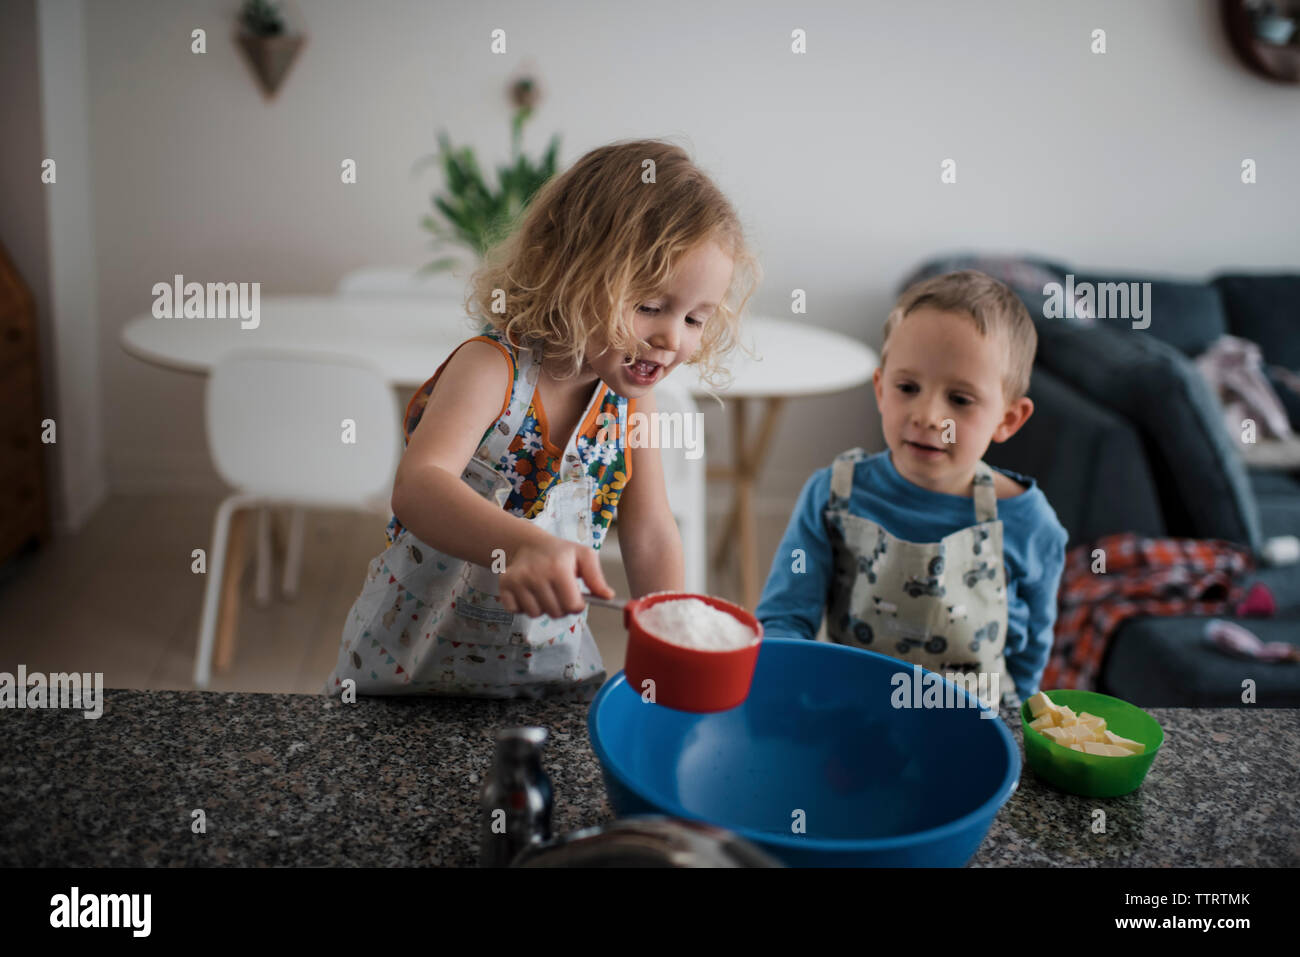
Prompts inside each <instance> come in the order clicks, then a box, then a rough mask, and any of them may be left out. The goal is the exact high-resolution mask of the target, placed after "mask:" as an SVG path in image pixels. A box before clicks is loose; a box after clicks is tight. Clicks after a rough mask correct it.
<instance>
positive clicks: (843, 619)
mask: <svg viewBox="0 0 1300 957" xmlns="http://www.w3.org/2000/svg"><path fill="white" fill-rule="evenodd" d="M866 454H867V453H866V452H864V451H863V450H862V449H852V450H850V451H848V452H844V453H842V454H841V455H840V456H838V457H837V458H836V459H835V462H834V464H833V465H832V467H831V494H830V498H829V500H828V502H827V505H826V508H825V511H824V513H823V517H824V520H825V522H826V526H827V528H828V530H829V531H830V538H831V545H832V550H833V553H834V578H833V581H832V584H831V594H830V599H829V601H828V602H827V621H826V627H827V633H828V634H829V636H830V638H831V640H832V641H835V642H838V643H839V644H843V645H852V646H854V647H858V648H867V649H869V650H871V651H878V652H880V653H881V654H885V655H891V656H893V657H895V658H900V659H902V660H904V661H909V662H914V663H916V664H919V665H921V666H922V667H923V668H928V669H929V670H931V671H935V672H938V673H940V674H943V675H944V676H945V677H953V676H955V675H961V674H978V673H981V672H982V673H985V674H990V675H991V674H994V673H996V674H997V675H998V676H999V677H998V689H999V691H1000V692H1001V695H1002V704H1003V705H1010V706H1012V707H1016V708H1018V707H1019V706H1020V702H1019V697H1018V695H1017V694H1016V691H1015V683H1014V682H1013V681H1012V678H1011V675H1010V674H1009V673H1008V671H1007V667H1006V659H1005V657H1004V656H1003V650H1004V649H1005V647H1006V637H1007V634H1006V633H1007V589H1006V569H1005V566H1004V565H1003V562H1002V522H1001V521H999V520H998V517H997V516H998V506H997V493H996V491H995V490H994V486H993V470H992V469H991V468H990V467H989V466H988V465H987V464H986V463H984V462H983V461H981V462H978V463H976V465H975V480H974V483H973V484H974V500H975V517H976V520H977V523H976V524H975V525H972V526H970V527H968V528H963V529H960V530H959V531H956V532H953V533H952V534H951V535H945V536H944V537H943V538H942V539H941V540H940V541H937V542H924V543H922V542H909V541H906V540H904V539H901V538H897V537H895V536H894V535H891V534H890V533H889V532H888V531H886V530H885V529H884V528H883V527H882V526H880V525H878V524H876V523H875V522H873V521H871V520H870V519H867V518H863V517H862V516H860V515H854V514H853V513H851V512H850V511H849V497H850V495H851V493H852V490H853V471H854V465H855V464H856V463H857V462H858V461H859V460H861V459H862V458H864V457H865V456H866ZM990 681H991V679H990ZM959 686H961V685H960V684H959ZM989 687H990V688H992V685H991V684H990V685H989Z"/></svg>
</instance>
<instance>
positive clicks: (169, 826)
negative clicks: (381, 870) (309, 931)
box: [0, 690, 1300, 867]
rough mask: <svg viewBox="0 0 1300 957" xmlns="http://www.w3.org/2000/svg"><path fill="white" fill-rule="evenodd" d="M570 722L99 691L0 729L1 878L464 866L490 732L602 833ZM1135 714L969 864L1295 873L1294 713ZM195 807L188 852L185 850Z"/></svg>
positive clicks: (569, 820)
mask: <svg viewBox="0 0 1300 957" xmlns="http://www.w3.org/2000/svg"><path fill="white" fill-rule="evenodd" d="M586 714H587V705H585V704H576V703H573V702H559V701H551V702H546V701H541V702H538V701H508V702H507V701H486V700H471V699H435V698H362V699H361V700H360V701H359V702H358V703H357V704H355V705H345V704H341V703H340V702H338V701H337V700H335V699H329V698H325V697H317V696H311V695H261V694H221V693H210V692H163V691H126V690H108V691H106V692H105V705H104V714H103V717H101V718H99V719H98V720H86V719H85V718H83V717H82V715H81V712H79V711H59V710H39V711H28V710H21V711H15V710H6V711H0V722H3V732H4V733H3V734H0V865H5V866H12V865H34V866H49V865H60V866H73V867H83V866H204V865H234V866H248V865H254V866H256V865H273V866H285V865H291V866H343V867H346V866H354V865H364V866H410V865H416V866H419V865H432V866H472V865H473V864H474V863H475V862H476V857H477V847H478V791H479V787H480V783H481V780H482V776H483V774H484V773H485V772H486V771H487V768H488V763H489V761H490V760H491V756H492V752H493V740H494V735H495V733H496V730H497V729H498V728H501V727H506V726H510V725H522V724H531V725H541V726H543V727H546V728H547V729H548V730H549V731H550V735H551V736H550V741H549V743H548V744H547V746H546V751H545V755H546V757H545V767H546V769H547V772H548V773H549V774H550V776H551V780H552V783H553V785H554V788H555V795H556V805H555V812H554V818H553V825H554V830H555V833H556V834H562V833H565V832H567V831H572V830H577V829H579V828H583V827H591V826H594V825H598V824H602V823H605V822H608V821H610V820H612V818H613V813H612V811H611V809H610V807H609V805H608V803H607V801H606V799H605V790H604V785H603V782H602V780H601V776H600V768H599V765H598V764H597V762H596V757H595V755H594V754H593V753H592V751H591V749H590V746H589V743H588V738H587V726H586ZM1152 714H1153V715H1155V717H1156V718H1157V720H1159V721H1160V722H1161V724H1162V725H1163V726H1164V728H1165V734H1166V740H1165V745H1164V747H1163V748H1162V750H1161V753H1160V755H1159V756H1158V757H1157V759H1156V762H1155V764H1154V765H1153V766H1152V769H1151V772H1150V774H1149V775H1148V776H1147V779H1146V782H1145V783H1144V784H1143V786H1142V788H1141V789H1139V790H1138V791H1137V792H1135V793H1134V794H1131V795H1128V796H1126V797H1122V798H1112V799H1109V800H1104V801H1098V800H1092V799H1086V798H1080V797H1074V796H1072V795H1069V794H1064V793H1062V792H1059V791H1057V790H1055V789H1054V788H1052V787H1050V786H1048V785H1046V784H1044V783H1043V782H1041V781H1039V780H1038V779H1037V778H1036V777H1035V776H1034V774H1033V772H1032V771H1029V770H1028V769H1025V770H1024V772H1023V773H1022V777H1021V782H1020V786H1019V788H1018V789H1017V790H1016V792H1015V794H1013V795H1012V797H1011V799H1010V800H1009V801H1008V802H1007V804H1006V805H1005V806H1004V807H1003V808H1002V810H1001V811H1000V812H999V814H998V817H997V819H996V820H995V822H994V824H993V828H992V830H991V831H990V832H989V835H988V837H987V838H986V839H985V842H984V844H983V846H982V847H981V848H980V850H979V852H978V853H977V854H976V856H975V858H974V860H973V861H972V862H971V863H972V865H974V866H1007V865H1010V866H1016V865H1029V866H1052V865H1057V866H1062V865H1063V866H1115V865H1120V866H1125V865H1154V866H1202V865H1218V866H1239V865H1245V866H1290V867H1294V866H1297V865H1300V802H1298V801H1297V794H1300V743H1298V740H1300V739H1298V738H1297V733H1296V732H1297V731H1300V712H1297V711H1292V710H1262V709H1261V710H1251V709H1239V710H1238V709H1234V710H1192V709H1177V708H1168V709H1153V710H1152ZM1007 718H1008V725H1009V726H1010V727H1011V729H1012V732H1013V734H1014V735H1015V737H1016V740H1017V741H1018V742H1019V740H1020V727H1019V724H1020V721H1019V717H1018V715H1014V714H1008V715H1007ZM1096 807H1101V808H1104V809H1105V811H1106V815H1107V822H1106V831H1105V833H1094V832H1093V828H1092V821H1093V815H1092V811H1093V809H1094V808H1096ZM195 809H202V810H203V812H204V814H205V815H206V821H207V833H206V834H194V833H192V832H191V821H192V819H193V818H192V813H191V812H192V811H193V810H195Z"/></svg>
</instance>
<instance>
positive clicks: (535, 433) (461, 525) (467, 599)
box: [325, 140, 758, 700]
mask: <svg viewBox="0 0 1300 957" xmlns="http://www.w3.org/2000/svg"><path fill="white" fill-rule="evenodd" d="M757 276H758V268H757V264H756V263H755V262H754V260H753V257H752V255H751V253H750V252H749V250H748V248H747V246H746V243H745V239H744V235H743V231H742V229H741V226H740V223H739V220H738V217H737V216H736V213H735V211H734V209H733V208H732V206H731V204H730V203H729V202H728V201H727V199H726V198H725V197H724V196H723V195H722V193H721V192H720V191H719V190H718V188H717V187H716V186H715V185H714V184H713V183H712V182H711V181H710V179H709V178H708V177H707V176H705V174H704V173H702V172H701V171H700V170H699V169H698V168H697V167H696V166H695V165H694V164H693V163H692V162H691V161H690V159H689V157H688V156H687V155H686V153H685V152H683V151H682V150H681V149H679V148H678V147H676V146H673V145H670V144H667V143H664V142H660V141H657V140H643V141H635V142H623V143H615V144H612V145H609V146H605V147H601V148H599V149H596V150H593V151H592V152H590V153H588V154H587V155H586V156H584V157H582V159H580V160H579V161H578V162H577V163H576V164H574V166H573V167H572V168H571V169H569V170H568V171H567V172H566V173H564V174H563V175H561V176H558V177H555V178H553V179H552V180H550V181H549V182H547V183H546V184H545V185H544V186H543V187H542V188H541V189H540V190H539V191H538V193H537V195H536V196H535V197H534V199H533V200H532V202H531V203H530V205H529V206H528V208H527V210H526V212H525V214H524V216H523V219H522V221H521V222H520V224H519V225H518V227H517V229H516V230H515V232H514V233H513V234H512V235H511V237H510V238H509V239H507V240H506V241H504V242H503V243H502V244H500V245H499V246H497V247H496V248H494V249H493V250H492V251H491V252H490V253H489V254H488V256H487V259H486V262H485V263H484V265H483V267H482V268H481V269H480V270H479V271H478V272H477V273H476V274H475V276H474V279H473V283H472V290H471V292H470V295H469V297H468V299H467V300H466V308H467V311H468V312H469V313H470V315H471V316H473V317H474V318H475V319H477V320H479V322H480V323H481V325H482V334H481V335H478V336H475V337H473V338H472V339H469V340H468V341H466V342H464V343H462V344H461V345H460V346H458V347H457V348H456V350H455V351H454V352H453V353H452V355H451V356H450V357H449V358H448V359H447V361H445V362H444V363H443V364H442V365H441V366H440V367H439V368H438V370H437V371H436V372H435V373H434V375H433V377H432V378H430V379H429V381H428V382H426V383H425V384H424V385H423V386H421V387H420V389H419V390H418V391H417V392H416V394H415V396H414V397H413V398H412V399H411V402H410V404H409V405H408V407H407V410H406V419H405V424H404V427H405V433H406V452H405V454H404V455H403V457H402V461H401V464H400V466H399V467H398V470H397V478H396V481H395V483H394V486H393V499H392V505H393V518H392V521H390V522H389V524H388V531H387V539H388V543H389V544H388V548H387V549H386V550H385V551H384V552H383V553H382V554H381V555H379V556H378V557H376V558H375V559H374V560H373V561H371V563H370V569H369V573H368V575H367V576H366V581H365V584H364V585H363V587H362V590H361V594H360V595H359V596H358V598H357V600H356V602H355V603H354V604H353V606H352V609H351V611H350V612H349V613H348V618H347V621H346V623H345V625H344V628H343V636H342V644H341V647H340V649H339V659H338V664H337V665H336V667H335V669H334V673H333V674H332V675H330V677H329V679H327V682H326V689H325V690H326V693H328V694H334V695H339V694H341V693H343V691H344V690H345V689H346V688H347V687H348V685H347V684H345V683H346V682H349V681H351V682H355V690H356V691H357V692H358V693H361V694H410V693H424V694H452V695H469V696H475V697H516V696H528V697H539V696H542V695H549V694H572V695H574V696H575V697H577V698H579V699H580V700H589V699H590V697H591V696H592V695H593V694H594V693H595V691H596V690H597V689H598V688H599V687H600V685H601V684H602V683H603V682H604V680H605V671H604V665H603V663H602V661H601V659H600V654H599V652H598V651H597V650H596V644H595V641H594V639H593V638H592V635H591V631H590V629H589V628H588V627H587V610H586V604H585V601H584V599H583V597H582V593H581V591H580V588H579V579H581V580H582V581H583V582H585V584H586V586H587V589H588V590H589V591H590V592H592V593H593V594H595V595H599V596H602V597H610V596H611V595H612V590H611V589H610V588H609V586H608V585H607V584H606V582H605V579H604V577H603V576H602V574H601V570H600V561H599V557H598V555H597V552H596V550H597V549H599V548H600V545H601V543H602V542H603V541H604V538H605V535H606V533H607V531H608V529H609V526H610V523H611V522H613V520H614V517H615V515H616V514H617V515H618V516H619V545H620V548H621V550H622V553H623V560H624V564H625V567H626V569H627V576H628V582H629V584H630V586H631V591H632V594H633V597H637V596H640V595H644V594H648V593H650V592H656V591H665V590H680V589H681V588H682V584H683V579H682V570H683V559H682V546H681V539H680V537H679V536H678V532H677V526H676V524H675V523H674V521H673V517H672V513H671V512H670V511H669V506H668V500H667V495H666V492H665V487H664V476H663V469H662V466H661V464H660V459H659V452H658V449H656V448H641V447H639V446H637V447H628V446H627V444H626V441H625V440H626V437H627V435H628V430H629V428H630V421H632V417H633V416H634V415H653V413H654V412H655V402H654V392H653V389H654V387H655V385H656V383H658V382H659V381H660V380H661V379H663V378H664V377H665V376H667V375H669V374H670V373H671V372H672V371H673V370H674V369H675V368H676V367H677V366H678V365H680V364H682V363H683V362H690V363H698V364H700V366H701V371H702V373H703V374H704V376H705V378H706V380H709V381H711V379H712V377H713V376H714V375H715V374H716V373H717V371H718V370H717V362H718V360H719V358H720V357H721V356H722V355H723V354H725V353H726V352H727V351H728V350H729V349H730V348H731V346H732V345H733V344H734V343H735V339H736V333H737V326H738V323H739V317H740V313H741V312H742V311H743V309H744V306H745V303H746V302H747V301H748V299H749V296H750V295H751V294H752V291H753V285H754V283H755V282H756V281H757ZM736 296H739V302H738V305H736V306H734V307H733V306H732V304H731V302H732V300H733V298H734V297H736Z"/></svg>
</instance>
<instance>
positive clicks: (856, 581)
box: [757, 270, 1068, 707]
mask: <svg viewBox="0 0 1300 957" xmlns="http://www.w3.org/2000/svg"><path fill="white" fill-rule="evenodd" d="M1037 344H1038V337H1037V335H1036V333H1035V331H1034V324H1033V322H1032V321H1031V320H1030V318H1029V313H1028V311H1027V310H1026V309H1025V307H1024V305H1023V304H1022V303H1021V302H1020V300H1019V299H1018V298H1017V297H1016V295H1015V293H1013V292H1012V291H1011V290H1010V289H1009V288H1008V287H1007V286H1005V285H1004V284H1002V283H1000V282H998V281H997V280H995V279H993V278H991V277H990V276H986V275H984V274H983V273H978V272H973V271H969V270H968V271H963V272H954V273H948V274H947V275H943V276H937V277H935V278H933V279H928V280H926V281H924V282H921V283H918V284H916V285H914V286H912V287H910V288H909V289H907V290H906V291H905V292H904V293H903V295H902V296H901V297H900V298H899V300H898V303H897V305H896V306H895V307H894V309H893V311H892V312H891V313H890V314H889V319H888V320H887V321H886V323H885V333H884V345H883V347H882V348H881V354H880V367H879V368H878V369H876V372H875V376H874V383H875V389H876V402H877V404H878V405H879V407H880V414H881V425H882V430H883V432H884V438H885V444H886V445H887V446H888V448H887V449H886V450H885V451H882V452H878V453H876V454H874V455H867V454H866V453H865V452H863V451H862V450H861V449H853V450H851V451H849V452H845V453H843V454H842V455H840V456H839V457H838V458H836V460H835V462H834V464H833V465H832V466H831V467H829V468H825V469H822V470H821V471H819V472H816V473H815V474H814V475H813V476H812V478H810V479H809V480H808V482H807V484H806V485H804V488H803V492H802V493H801V494H800V496H799V502H798V505H797V506H796V507H795V512H794V514H793V515H792V516H791V518H790V524H789V527H788V528H787V529H786V532H785V538H784V539H783V540H782V542H781V546H780V547H779V548H778V549H777V552H776V557H775V559H774V560H773V562H772V571H771V574H770V575H769V577H768V580H767V587H766V588H765V589H764V590H763V597H762V600H761V601H760V602H759V605H758V609H757V616H758V618H759V620H760V621H762V623H763V631H764V635H765V637H769V638H809V639H814V638H816V636H817V632H818V629H819V626H820V624H821V621H822V613H823V611H825V613H826V628H827V632H828V634H829V636H830V638H831V640H832V641H836V642H839V643H841V644H846V645H852V646H854V647H857V648H867V649H870V650H872V651H878V652H881V653H882V654H886V655H891V656H893V657H896V658H901V659H903V660H905V661H909V662H914V663H918V664H920V665H922V666H924V667H926V668H929V669H930V670H932V671H936V672H939V673H941V674H945V675H948V676H954V675H978V674H981V673H983V674H987V675H988V676H989V677H988V679H987V681H988V684H987V687H989V688H990V689H991V690H990V696H992V695H993V694H994V690H993V689H996V691H997V692H1000V693H1001V694H1002V699H1003V703H1004V704H1006V705H1011V706H1014V707H1018V706H1019V702H1018V700H1017V698H1016V692H1018V693H1019V696H1020V698H1028V697H1029V696H1030V695H1032V694H1034V693H1035V692H1037V691H1038V690H1039V689H1038V681H1039V678H1040V677H1041V676H1042V673H1043V669H1044V667H1046V665H1047V659H1048V657H1049V654H1050V652H1051V648H1052V629H1053V626H1054V624H1055V622H1056V590H1057V587H1058V585H1059V584H1060V577H1061V570H1062V568H1063V567H1064V564H1065V543H1066V539H1067V537H1068V535H1067V533H1066V530H1065V529H1064V528H1063V527H1062V526H1061V523H1060V522H1059V521H1058V520H1057V517H1056V513H1055V512H1054V511H1053V510H1052V506H1051V505H1049V504H1048V502H1047V498H1046V496H1044V495H1043V492H1042V490H1041V489H1039V488H1038V486H1037V484H1036V483H1035V481H1034V480H1033V479H1032V478H1029V477H1027V476H1024V475H1019V474H1017V473H1014V472H1007V471H1004V470H1001V469H994V468H991V467H990V466H988V465H986V464H985V463H984V462H983V461H982V457H983V455H984V453H985V451H986V450H987V449H988V447H989V443H990V441H992V442H1005V441H1006V440H1007V439H1009V438H1011V436H1013V435H1014V434H1015V433H1016V431H1017V430H1018V429H1019V428H1020V427H1021V426H1022V425H1024V424H1025V421H1026V420H1027V419H1028V418H1029V416H1030V415H1031V414H1032V413H1033V410H1034V404H1033V402H1032V401H1031V400H1030V399H1029V398H1028V397H1026V395H1025V392H1026V391H1027V390H1028V387H1029V375H1030V371H1031V369H1032V366H1033V361H1034V351H1035V349H1036V348H1037ZM995 674H996V675H997V676H998V677H997V679H996V680H997V682H998V684H997V685H994V684H993V681H994V680H995V679H994V678H993V677H992V676H993V675H995ZM959 686H965V687H971V688H972V690H974V686H973V682H972V680H971V679H964V680H962V681H960V682H959ZM1013 686H1014V688H1013ZM980 693H981V694H983V691H982V690H981V692H980ZM990 703H995V702H990Z"/></svg>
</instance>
